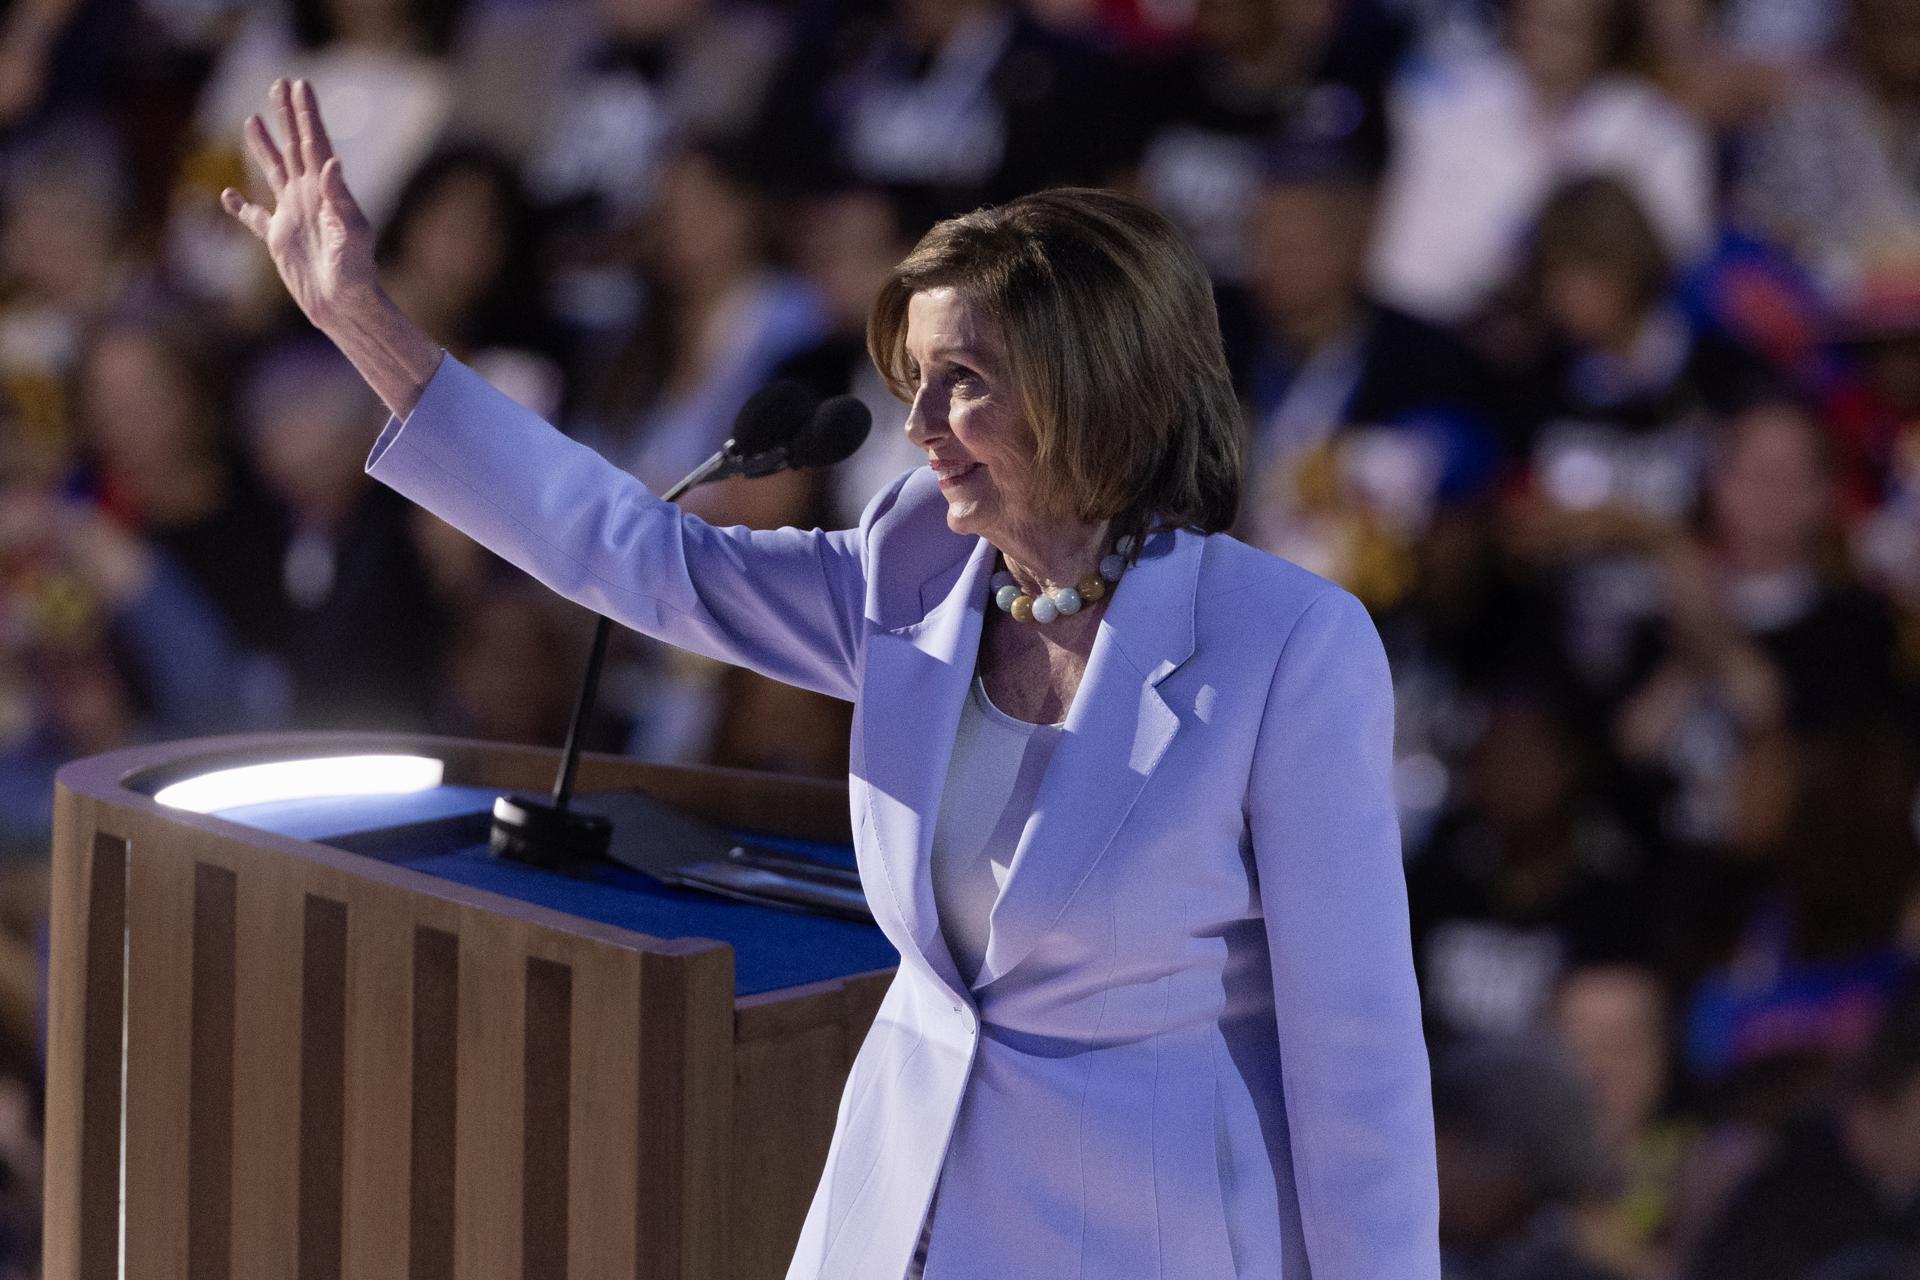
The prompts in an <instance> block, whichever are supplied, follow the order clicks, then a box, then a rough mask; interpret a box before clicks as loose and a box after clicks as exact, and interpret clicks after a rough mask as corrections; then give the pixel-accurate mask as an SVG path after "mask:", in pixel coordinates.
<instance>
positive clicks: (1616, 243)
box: [1528, 174, 1673, 311]
mask: <svg viewBox="0 0 1920 1280" xmlns="http://www.w3.org/2000/svg"><path fill="white" fill-rule="evenodd" d="M1569 265H1579V266H1599V267H1605V268H1607V269H1609V270H1611V271H1612V272H1613V273H1614V274H1615V275H1616V276H1618V278H1619V279H1620V281H1621V282H1622V283H1623V284H1625V285H1626V287H1627V293H1628V295H1629V296H1630V297H1631V298H1632V299H1633V304H1634V306H1635V307H1637V308H1639V309H1640V310H1642V311H1645V310H1647V309H1649V308H1651V307H1652V306H1653V304H1654V303H1656V302H1658V301H1659V300H1660V299H1661V297H1662V296H1664V295H1665V294H1666V292H1667V288H1668V286H1669V282H1670V280H1671V277H1672V275H1673V260H1672V258H1671V257H1670V256H1669V255H1668V253H1667V249H1666V245H1665V244H1664V243H1662V241H1661V239H1660V231H1659V229H1658V228H1657V227H1655V226H1654V225H1653V218H1652V217H1651V215H1649V214H1648V213H1647V208H1646V205H1644V204H1643V203H1641V200H1640V197H1639V196H1637V195H1635V194H1634V192H1633V188H1631V187H1629V186H1628V185H1627V184H1626V183H1624V182H1622V181H1621V180H1620V179H1618V178H1615V177H1611V176H1609V175H1606V174H1590V175H1588V176H1586V177H1580V178H1574V179H1572V180H1571V181H1569V182H1567V183H1565V184H1563V185H1562V186H1560V187H1559V188H1557V189H1556V190H1555V191H1554V192H1553V194H1552V195H1550V196H1548V197H1547V200H1546V202H1545V203H1544V204H1542V205H1541V206H1540V213H1539V216H1538V217H1537V218H1536V219H1535V221H1534V228H1533V244H1532V249H1531V252H1530V253H1529V255H1528V270H1529V274H1530V275H1531V277H1532V280H1533V285H1534V288H1535V289H1536V290H1537V289H1538V288H1539V287H1540V282H1541V280H1542V279H1543V278H1544V277H1545V276H1546V274H1547V273H1548V272H1550V271H1554V270H1557V269H1559V268H1562V267H1566V266H1569Z"/></svg>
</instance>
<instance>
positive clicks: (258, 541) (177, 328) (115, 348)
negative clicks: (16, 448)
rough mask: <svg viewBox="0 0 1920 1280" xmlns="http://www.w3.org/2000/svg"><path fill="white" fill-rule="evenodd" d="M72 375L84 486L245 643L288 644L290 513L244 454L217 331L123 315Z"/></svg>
mask: <svg viewBox="0 0 1920 1280" xmlns="http://www.w3.org/2000/svg"><path fill="white" fill-rule="evenodd" d="M73 382H74V387H75V393H74V397H73V400H74V426H75V429H76V434H77V436H78V446H79V447H78V450H77V456H78V458H79V459H80V462H81V466H82V470H81V472H80V473H79V474H78V475H77V476H75V477H74V484H75V486H76V487H77V488H80V489H83V490H85V491H86V492H88V493H90V494H91V496H92V497H93V499H94V501H96V502H97V503H98V504H99V505H100V506H101V508H102V509H103V510H104V511H106V512H107V513H108V514H109V515H111V516H112V517H114V518H115V519H116V520H118V521H120V522H121V523H122V524H123V525H125V526H126V527H127V528H128V529H129V530H131V531H134V532H136V533H138V534H139V535H140V536H141V537H142V538H143V539H144V540H146V541H147V542H149V543H151V544H153V545H154V546H155V547H157V548H159V549H160V550H162V551H164V552H166V554H167V555H168V556H169V557H170V558H171V559H172V560H173V561H174V563H176V564H177V565H179V566H180V568H182V569H184V570H185V571H186V572H187V574H188V575H189V576H191V577H192V578H193V580H194V582H195V584H196V585H197V586H198V587H199V589H200V590H201V591H203V592H205V593H206V594H207V595H208V596H209V597H211V598H212V599H213V600H214V602H215V603H217V604H218V605H219V606H220V609H221V611H222V613H223V614H224V615H225V618H226V624H227V626H228V628H229V629H230V630H231V631H232V632H233V634H234V636H235V637H236V639H237V640H238V641H239V642H240V643H242V644H245V645H247V646H249V647H252V648H256V649H277V648H281V647H284V645H285V644H286V642H287V638H288V633H287V618H286V617H285V615H284V613H283V612H281V611H280V610H279V609H277V608H276V607H275V602H276V601H277V600H278V599H279V594H280V593H279V586H278V579H279V574H280V556H281V554H282V551H283V550H284V548H285V546H286V540H287V528H286V514H285V512H284V511H282V510H281V509H280V507H279V506H278V505H277V504H276V503H274V502H273V501H272V500H271V499H270V498H269V497H268V496H267V494H266V493H265V491H264V490H263V489H262V488H261V487H260V485H259V483H258V482H257V480H256V479H255V477H254V475H253V473H252V469H251V467H250V466H249V464H248V461H247V459H246V458H245V456H244V455H243V454H242V452H241V451H240V449H239V446H238V441H237V439H236V438H235V433H234V431H233V425H232V422H231V419H230V418H229V416H228V413H229V403H228V391H229V388H228V383H227V370H226V368H225V367H224V364H223V361H222V358H221V352H220V349H219V347H218V346H217V345H216V339H215V337H214V336H212V335H209V334H208V333H206V332H205V331H204V330H203V329H202V327H201V326H199V325H198V324H197V323H196V322H195V321H194V320H193V319H192V318H190V317H189V316H188V315H186V314H184V313H180V312H166V311H153V312H150V313H141V312H131V311H129V312H126V313H122V314H118V315H115V316H113V317H110V318H108V319H107V320H105V321H103V322H102V323H101V324H100V325H99V326H98V327H96V329H95V330H94V331H93V333H92V335H91V336H90V338H89V339H88V341H87V344H86V346H85V347H84V348H83V349H82V351H81V353H80V357H79V362H78V367H77V368H76V370H75V373H74V379H73Z"/></svg>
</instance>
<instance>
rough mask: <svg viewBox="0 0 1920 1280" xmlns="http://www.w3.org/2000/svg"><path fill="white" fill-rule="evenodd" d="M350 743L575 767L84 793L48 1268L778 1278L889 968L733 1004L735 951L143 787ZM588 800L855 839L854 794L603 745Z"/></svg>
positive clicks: (242, 1274) (247, 756)
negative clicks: (337, 765) (373, 769)
mask: <svg viewBox="0 0 1920 1280" xmlns="http://www.w3.org/2000/svg"><path fill="white" fill-rule="evenodd" d="M355 752H412V753H419V754H422V755H428V756H432V757H436V758H438V759H440V760H441V761H443V762H444V765H445V772H446V782H447V783H448V784H455V783H458V784H464V785H474V786H484V787H491V788H498V789H502V790H511V789H520V790H529V791H539V790H543V789H544V788H545V787H546V785H547V783H548V781H549V780H550V779H551V777H552V776H553V773H554V769H555V765H556V761H557V755H556V753H554V752H551V751H542V750H534V749H522V748H513V747H504V746H498V745H492V744H484V743H477V742H466V741H455V740H447V739H434V738H411V737H395V736H377V737H375V736H368V735H335V734H327V735H300V736H266V737H250V738H222V739H207V740H201V741H195V742H181V743H173V744H168V745H163V746H156V747H148V748H140V749H135V750H129V751H122V752H118V753H114V754H111V755H106V756H99V757H95V758H93V759H90V760H85V761H81V762H79V763H76V764H73V765H70V766H69V767H68V768H67V769H65V770H64V771H62V773H61V774H60V779H59V788H58V796H57V809H56V817H55V826H54V870H53V874H54V881H53V938H52V961H51V989H50V997H49V999H50V1015H49V1046H50V1047H49V1055H48V1063H47V1076H48V1100H47V1124H46V1141H47V1185H46V1206H47V1207H46V1240H45V1271H44V1274H45V1275H46V1277H47V1278H48V1280H113V1278H114V1277H116V1276H119V1275H121V1274H124V1275H126V1276H127V1277H129V1278H130V1280H283V1278H284V1280H333V1278H334V1277H346V1278H349V1280H371V1278H372V1277H395V1278H396V1280H397V1278H399V1277H411V1278H412V1280H453V1278H454V1277H458V1280H495V1278H500V1280H505V1278H506V1277H515V1278H522V1277H524V1278H525V1280H547V1278H550V1277H552V1278H558V1277H569V1278H571V1280H613V1278H615V1277H619V1278H620V1280H631V1278H633V1277H678V1278H681V1280H695V1278H699V1280H708V1278H713V1277H742V1278H757V1277H765V1276H779V1275H781V1274H783V1272H784V1269H785V1267H786V1263H787V1260H788V1257H789V1255H790V1253H791V1250H792V1247H793V1243H794V1241H795V1239H796V1238H797V1236H798V1233H799V1228H800V1223H801V1220H802V1218H803V1217H804V1216H805V1211H806V1206H807V1203H808V1200H809V1197H810V1196H811V1194H812V1191H813V1187H814V1183H815V1181H816V1179H817V1177H818V1175H819V1171H820V1168H821V1166H822V1164H823V1162H824V1159H825V1156H826V1149H827V1143H828V1140H829V1137H830V1135H831V1134H832V1131H833V1122H834V1116H835V1111H836V1108H837V1106H838V1103H839V1096H840V1091H841V1087H842V1085H843V1083H844V1081H845V1079H846V1073H847V1070H848V1068H849V1066H850V1064H851V1062H852V1058H853V1053H854V1051H855V1049H856V1048H857V1047H858V1045H859V1043H860V1041H861V1039H862V1037H863V1036H864V1035H865V1034H866V1030H867V1027H868V1025H869V1024H870V1022H871V1021H872V1018H873V1015H874V1011H875V1009H876V1008H877V1006H878V1004H879V1001H880V997H881V995H882V993H883V992H884V990H885V988H886V984H887V981H888V979H889V977H890V970H884V969H882V970H877V971H876V970H871V969H870V970H869V971H867V972H864V973H858V974H854V975H851V976H847V977H845V978H841V979H836V980H831V981H824V982H814V983H810V984H808V985H805V986H797V987H791V988H787V989H783V990H777V991H770V992H762V993H760V994H757V995H752V996H745V997H737V996H736V994H735V980H734V950H733V948H732V947H730V946H727V945H725V944H722V943H718V942H713V941H708V940H704V939H699V938H678V939H666V938H658V937H648V936H643V935H641V934H639V933H632V932H628V931H626V930H624V929H620V928H615V927H612V926H609V925H605V924H599V923H594V922H592V921H588V920H584V919H581V918H579V917H576V916H573V915H569V914H566V913H564V912H561V911H556V910H551V909H547V908H542V907H538V906H532V905H528V904H527V903H524V902H520V901H515V900H513V899H510V898H507V897H503V896H499V895H496V894H494V893H489V892H485V891H482V890H478V889H472V888H467V887H463V886H462V885H460V884H457V883H453V882H450V881H447V880H444V879H439V878H436V877H434V876H430V875H426V874H423V873H420V872H418V871H414V870H409V869H408V868H406V867H404V866H400V865H396V864H395V863H394V862H392V861H388V860H382V859H380V858H376V857H369V856H362V855H360V854H355V853H349V852H344V851H342V850H340V849H337V848H331V847H328V846H326V845H322V844H318V843H312V842H309V841H305V840H299V839H293V838H289V837H286V836H279V835H274V834H271V833H268V832H265V831H261V830H257V829H251V828H249V827H245V826H241V825H238V824H237V823H235V822H231V821H227V820H225V819H222V818H220V817H214V816H202V815H197V814H193V813H187V812H182V811H179V810H174V809H168V808H164V807H162V806H161V805H159V804H158V803H156V802H155V801H154V800H153V799H152V793H153V792H154V791H155V790H156V789H157V787H158V786H159V785H160V784H163V783H165V782H167V781H171V780H175V779H177V778H179V777H182V776H187V775H191V774H194V773H198V772H204V771H206V770H209V769H214V768H219V767H225V766H230V765H235V764H241V763H248V762H256V761H267V760H280V759H289V758H303V757H315V756H327V755H338V754H348V753H355ZM578 785H579V789H580V790H581V791H582V792H591V791H595V790H612V789H619V788H637V789H639V790H643V791H646V792H648V793H650V794H652V795H654V796H656V797H658V798H660V799H662V800H665V801H667V802H668V803H670V804H674V805H676V806H679V807H681V808H682V809H684V810H686V811H688V812H691V813H693V814H696V815H698V816H701V817H704V818H706V819H708V820H710V821H714V822H716V823H720V824H723V825H726V826H729V827H734V828H746V829H751V830H755V831H761V832H767V833H773V834H784V835H790V836H794V837H798V838H804V839H813V840H833V841H841V842H844V841H846V840H847V839H848V819H847V806H846V793H845V788H844V786H841V785H836V784H830V783H822V782H814V781H809V780H802V779H793V778H781V777H774V776H768V775H760V774H751V773H743V772H738V771H730V770H718V769H683V768H670V767H664V766H654V765H642V764H638V763H635V762H633V761H629V760H622V759H617V758H611V757H596V756H588V757H587V758H585V759H584V760H583V762H582V764H581V767H580V775H579V783H578ZM123 1175H124V1189H125V1200H124V1247H123V1244H122V1238H123V1237H122V1231H123V1215H122V1205H121V1196H122V1185H123V1184H122V1178H123Z"/></svg>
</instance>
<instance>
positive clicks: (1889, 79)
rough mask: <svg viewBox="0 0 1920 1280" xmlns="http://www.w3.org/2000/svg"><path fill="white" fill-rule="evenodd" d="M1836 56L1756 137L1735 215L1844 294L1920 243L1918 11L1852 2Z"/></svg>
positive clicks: (1874, 0)
mask: <svg viewBox="0 0 1920 1280" xmlns="http://www.w3.org/2000/svg"><path fill="white" fill-rule="evenodd" d="M1839 7H1840V8H1841V9H1842V10H1843V11H1844V12H1845V15H1846V18H1845V21H1846V30H1845V33H1844V36H1843V39H1842V41H1841V44H1840V48H1839V56H1838V57H1836V58H1835V59H1833V60H1832V62H1831V63H1830V64H1829V65H1828V66H1827V67H1826V68H1825V69H1824V71H1823V72H1822V73H1820V74H1816V75H1811V76H1808V77H1806V78H1805V79H1804V80H1803V82H1802V83H1801V84H1800V85H1799V86H1798V87H1797V88H1796V90H1795V91H1794V92H1792V93H1791V94H1789V95H1788V96H1787V97H1786V99H1785V100H1784V101H1783V102H1781V104H1780V105H1779V107H1778V108H1776V109H1775V110H1774V111H1773V112H1772V113H1770V114H1769V116H1768V117H1767V118H1766V119H1765V120H1764V121H1762V122H1761V124H1760V125H1758V126H1757V127H1756V129H1755V130H1754V132H1753V135H1752V137H1751V138H1750V139H1749V140H1748V143H1747V147H1746V154H1745V156H1744V157H1743V164H1742V170H1743V172H1742V174H1741V177H1740V181H1739V183H1738V185H1737V186H1736V188H1735V190H1734V193H1733V199H1732V209H1733V212H1734V213H1735V215H1736V216H1737V217H1738V218H1739V219H1740V220H1741V221H1742V222H1743V223H1744V224H1746V225H1748V226H1750V227H1752V228H1754V229H1755V230H1757V231H1760V232H1762V233H1764V234H1767V235H1770V236H1773V237H1775V238H1777V239H1779V240H1781V241H1783V242H1785V243H1786V244H1788V245H1789V246H1791V247H1792V249H1793V250H1794V252H1795V253H1796V254H1798V255H1799V256H1800V258H1801V260H1802V261H1804V262H1805V263H1806V264H1807V265H1808V266H1809V267H1810V268H1811V269H1812V270H1813V271H1814V272H1815V274H1816V275H1817V276H1818V277H1820V278H1821V279H1822V280H1823V281H1825V282H1826V283H1827V284H1828V285H1829V286H1830V287H1832V288H1835V289H1838V290H1845V289H1846V288H1847V287H1849V286H1850V285H1852V284H1854V283H1855V282H1856V281H1857V280H1858V279H1859V277H1860V276H1861V274H1862V273H1863V272H1864V271H1865V270H1867V269H1868V268H1870V267H1871V266H1872V265H1873V263H1874V260H1875V258H1876V257H1877V256H1879V255H1883V254H1887V253H1899V254H1906V255H1910V254H1911V253H1912V252H1913V251H1914V249H1915V246H1916V243H1917V242H1920V160H1916V158H1915V157H1916V155H1920V9H1916V7H1915V6H1914V5H1913V4H1911V3H1908V0H1847V3H1846V4H1844V5H1842V6H1839Z"/></svg>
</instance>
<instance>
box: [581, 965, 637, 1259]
mask: <svg viewBox="0 0 1920 1280" xmlns="http://www.w3.org/2000/svg"><path fill="white" fill-rule="evenodd" d="M639 988H640V963H639V958H638V957H637V956H635V955H634V954H633V953H632V952H630V951H615V950H613V949H612V948H604V947H596V948H592V949H591V950H590V951H587V952H586V954H584V955H583V956H582V957H581V959H580V961H579V963H578V964H576V965H575V966H574V974H573V1009H574V1018H573V1028H572V1033H573V1052H572V1054H571V1055H570V1058H571V1061H572V1066H573V1080H574V1084H573V1088H572V1090H571V1091H570V1092H571V1095H572V1103H573V1107H572V1110H573V1117H572V1126H573V1139H572V1141H571V1142H570V1143H569V1144H568V1152H567V1155H568V1164H569V1167H570V1170H571V1173H570V1177H569V1182H570V1184H571V1187H572V1195H571V1197H570V1212H569V1215H568V1222H567V1226H568V1233H569V1236H570V1239H569V1241H568V1248H567V1261H568V1273H569V1275H571V1276H572V1277H573V1280H633V1277H634V1275H635V1274H636V1271H637V1268H638V1263H637V1261H636V1258H635V1255H634V1228H635V1225H636V1223H637V1222H638V1216H637V1215H638V1208H637V1204H636V1198H635V1197H636V1194H637V1179H638V1177H639V1173H638V1164H639V1161H638V1153H637V1151H636V1149H635V1146H634V1144H633V1143H632V1142H630V1141H625V1142H623V1141H620V1140H619V1135H621V1134H638V1133H639V1127H640V1121H639V1114H640V1113H639V1092H640V993H639Z"/></svg>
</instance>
